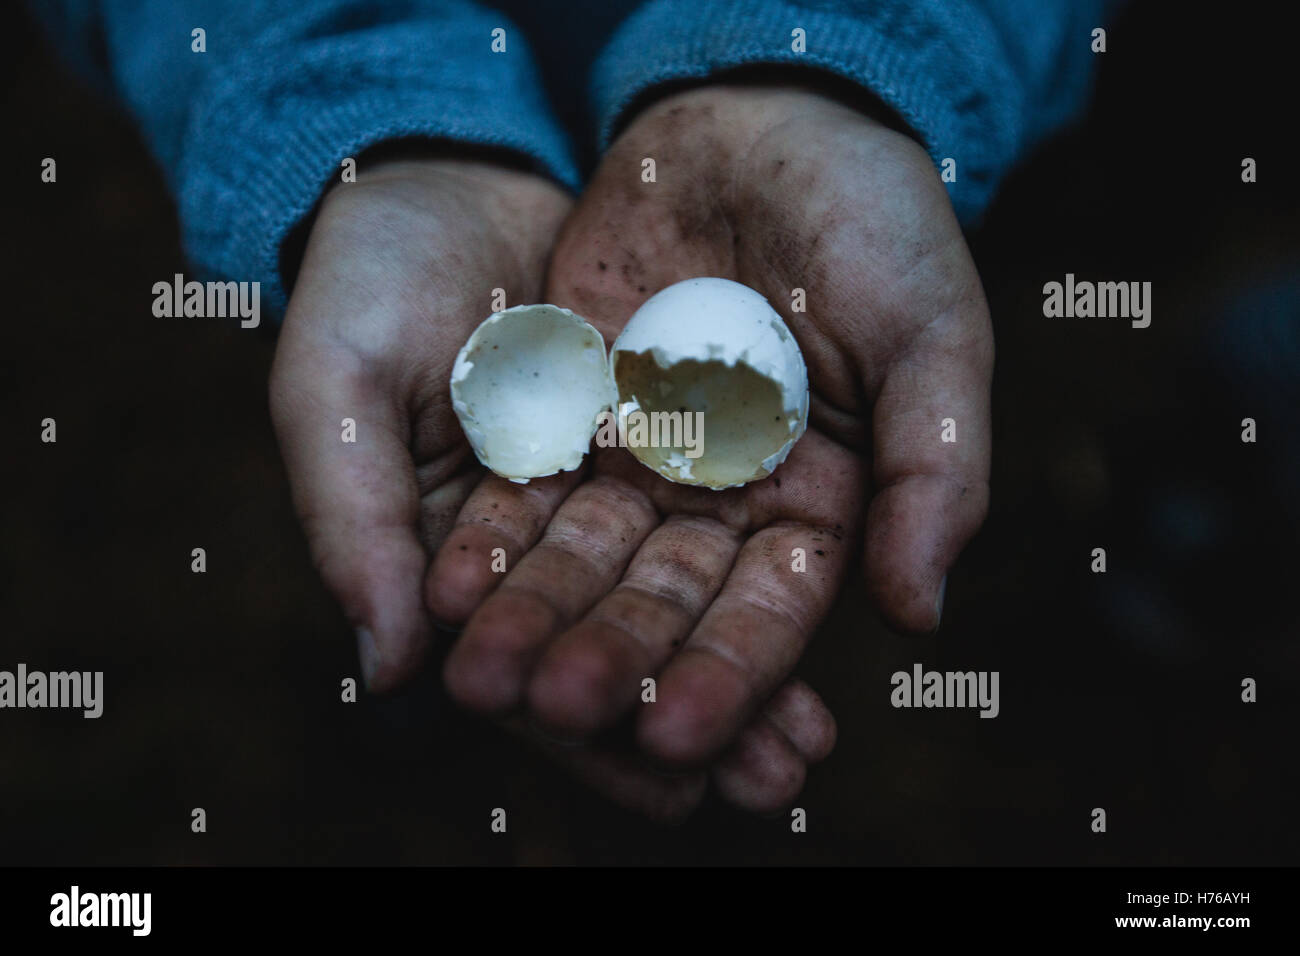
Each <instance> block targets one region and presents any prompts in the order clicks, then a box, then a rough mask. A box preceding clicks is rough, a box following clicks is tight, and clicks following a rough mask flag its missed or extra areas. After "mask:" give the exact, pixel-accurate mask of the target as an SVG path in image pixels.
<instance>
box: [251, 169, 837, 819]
mask: <svg viewBox="0 0 1300 956" xmlns="http://www.w3.org/2000/svg"><path fill="white" fill-rule="evenodd" d="M569 206H570V202H569V200H568V199H567V198H566V197H565V196H564V194H563V193H562V192H561V191H560V190H559V189H558V188H556V187H554V186H552V185H550V184H549V183H547V182H546V181H545V180H543V179H541V178H539V177H536V176H533V175H529V174H526V173H522V172H515V171H512V170H509V169H506V168H504V167H500V166H496V165H492V164H488V163H480V162H471V161H466V160H453V159H439V160H423V161H418V162H417V161H409V162H400V163H399V162H390V163H386V164H382V165H378V166H376V167H374V168H373V169H371V170H369V171H367V172H366V173H364V174H363V175H362V176H361V177H360V178H359V179H358V181H357V182H356V183H349V184H346V185H342V184H341V185H338V186H336V187H334V189H333V190H332V191H331V192H330V194H329V195H328V196H327V197H326V199H325V201H324V202H323V204H322V207H321V210H320V214H319V217H318V218H317V220H316V222H315V224H314V225H313V227H312V231H311V236H310V241H309V243H308V247H307V250H306V254H305V256H304V258H303V262H302V266H301V269H300V272H299V275H298V280H297V283H296V285H295V288H294V292H293V298H292V300H291V301H290V303H289V309H288V314H287V316H286V318H285V323H284V328H283V330H282V333H281V336H280V342H279V346H278V348H277V352H276V358H275V367H274V369H273V372H272V376H271V411H272V417H273V420H274V423H275V428H276V432H277V435H278V437H279V440H280V447H281V450H282V452H283V454H284V458H285V462H286V466H287V470H288V474H289V478H290V482H291V485H292V488H293V497H294V503H295V506H296V508H297V511H298V513H299V516H300V517H301V519H302V522H303V527H304V529H305V531H306V535H307V539H308V543H309V546H310V549H311V553H312V556H313V559H314V561H315V563H316V566H317V568H318V569H319V571H320V573H321V575H322V577H323V578H324V580H325V582H326V584H327V586H328V587H329V588H330V590H331V591H332V592H333V593H334V594H335V596H336V597H337V598H338V600H339V602H340V603H341V605H342V607H343V610H344V613H345V614H346V615H347V617H348V619H349V620H350V621H351V622H352V624H353V625H354V626H355V627H356V628H357V631H358V638H359V644H360V651H361V661H362V667H363V670H364V672H365V676H366V680H367V683H368V685H369V687H370V688H371V689H372V690H378V691H383V690H387V689H389V688H392V687H394V686H396V685H397V684H399V683H401V682H403V681H404V680H406V679H407V678H409V677H410V676H411V675H412V674H413V673H414V672H415V670H416V669H417V668H418V666H419V665H420V663H421V662H422V659H423V657H424V654H425V652H426V650H427V648H428V645H429V641H430V638H431V628H430V624H429V618H428V611H427V610H426V608H425V606H424V600H423V593H424V583H425V575H426V571H427V569H428V566H429V558H430V555H432V554H433V553H434V552H435V551H436V550H437V549H438V548H439V547H440V546H441V545H442V543H443V541H444V539H445V538H446V536H447V532H448V531H449V530H450V528H451V527H452V524H453V522H454V521H455V519H456V515H457V513H458V511H459V510H460V508H461V506H462V504H463V503H464V502H465V500H466V497H467V496H468V495H469V494H470V492H471V491H472V489H473V488H474V486H475V485H476V484H478V483H479V482H480V480H482V479H483V475H484V470H483V469H482V468H481V467H480V466H479V465H478V463H477V462H476V461H475V459H474V456H473V454H472V452H471V451H470V449H469V446H468V445H467V443H466V442H465V438H464V436H463V434H462V433H461V429H460V425H459V423H458V422H457V420H456V416H455V414H454V412H453V411H452V408H451V403H450V397H449V394H448V380H449V378H450V375H451V367H452V363H453V361H454V360H455V356H456V353H457V352H458V350H459V349H460V347H461V345H462V344H464V342H465V339H466V338H467V337H468V336H469V334H470V332H471V331H472V330H473V329H474V328H475V326H477V325H478V323H479V322H480V321H482V319H483V318H484V317H486V316H487V315H488V313H489V312H490V311H491V303H492V290H493V289H494V288H498V287H500V288H504V289H505V291H506V296H507V300H508V302H509V303H511V304H519V303H526V302H538V301H542V286H543V278H544V270H545V264H546V260H547V256H548V255H549V253H550V250H551V246H552V244H553V242H554V239H555V235H556V231H557V230H558V228H559V225H560V222H561V220H562V219H563V217H564V215H565V213H566V212H567V211H568V209H569ZM347 419H351V420H352V421H353V422H355V442H346V441H344V432H345V426H344V421H345V420H347ZM569 477H572V476H569ZM497 481H499V479H495V478H494V477H493V476H489V478H488V483H489V486H493V485H494V483H495V482H497ZM543 484H545V482H535V483H534V485H533V486H528V488H525V487H523V486H515V485H511V486H509V487H510V489H511V490H512V491H514V492H515V494H516V496H517V497H518V499H519V500H520V501H528V500H531V498H532V496H536V495H542V494H545V491H543V490H541V489H540V487H539V486H541V485H543ZM530 488H531V489H532V490H531V491H530V490H529V489H530ZM512 507H513V502H505V503H504V504H503V509H502V512H501V515H500V519H501V520H502V521H503V522H507V521H510V520H512V517H511V511H510V509H511V508H512ZM494 514H495V512H494ZM480 557H481V558H482V570H483V571H485V572H486V571H487V570H488V567H489V564H490V555H488V554H484V555H479V554H477V553H452V554H451V555H450V559H451V561H450V563H451V564H452V565H453V566H465V567H467V566H468V565H470V564H471V563H474V562H477V561H478V560H479V559H480ZM548 587H550V588H552V590H553V591H554V592H555V593H556V594H563V593H564V592H565V590H566V588H567V587H569V582H567V581H564V580H556V581H553V582H549V583H548ZM508 723H509V725H510V726H512V727H514V728H515V729H521V730H526V729H527V724H526V722H525V721H522V720H519V719H514V720H511V721H509V722H508ZM834 734H835V728H834V722H833V720H832V719H831V717H830V714H829V713H828V712H827V711H826V708H825V706H824V705H823V704H822V703H821V701H820V700H819V699H818V698H817V697H816V695H815V694H813V693H812V691H811V690H810V689H809V688H808V687H807V686H806V685H804V684H802V683H800V682H798V681H792V682H790V683H789V684H787V686H786V687H785V689H784V690H783V691H782V693H781V694H780V695H778V696H777V697H776V698H774V699H773V700H772V701H771V703H770V705H769V707H768V708H767V711H766V713H765V714H762V715H755V717H754V719H753V720H752V721H751V722H750V726H749V727H748V728H747V730H746V732H745V734H744V735H743V736H742V738H741V740H740V741H739V742H738V744H737V747H736V749H735V750H734V751H733V752H732V753H731V754H730V755H729V756H728V757H727V758H726V759H725V760H724V761H722V762H721V763H720V764H719V765H718V766H717V767H716V768H715V770H714V771H713V773H714V779H715V781H716V782H717V784H718V785H719V788H720V789H721V790H722V792H723V794H724V795H725V796H727V797H729V798H730V799H731V800H732V801H733V802H736V803H738V804H740V805H741V806H747V807H751V808H754V809H770V808H773V807H776V806H780V805H781V804H782V803H784V802H786V801H788V800H789V799H792V798H793V797H794V795H795V794H796V793H797V792H798V790H799V787H800V786H801V784H802V780H803V772H804V765H805V762H806V761H808V760H815V759H819V758H820V757H821V756H824V755H825V753H826V752H827V751H828V750H829V748H830V746H831V743H832V741H833V739H834ZM791 740H793V741H794V745H793V746H792V745H791V744H790V741H791ZM548 749H550V750H551V751H552V752H553V754H554V755H555V756H556V757H557V759H559V760H560V762H561V763H563V764H565V765H567V766H569V767H570V768H571V769H572V770H573V771H574V772H575V773H576V774H577V775H578V776H579V777H581V778H583V779H584V780H586V781H587V782H588V783H589V784H591V785H592V786H594V787H596V788H597V789H599V790H602V791H604V792H605V793H606V794H607V795H608V796H610V797H612V798H613V799H615V800H617V801H619V802H621V803H623V804H625V805H627V806H630V807H633V808H635V809H638V810H641V811H642V812H645V813H647V814H650V815H652V816H656V817H660V818H674V817H680V816H681V815H683V814H685V813H686V812H688V811H689V810H690V809H691V808H693V807H694V805H695V804H696V803H697V802H698V801H699V799H700V797H701V795H702V793H703V784H704V776H703V774H700V773H697V774H692V775H687V776H681V777H671V778H670V777H663V776H660V775H657V774H655V773H652V772H651V771H649V770H647V769H645V768H644V767H641V766H639V765H638V763H637V762H636V761H635V760H632V759H630V758H629V757H628V756H627V755H626V754H620V753H616V752H612V751H608V750H606V749H603V748H599V747H582V748H557V747H553V746H550V747H549V748H548Z"/></svg>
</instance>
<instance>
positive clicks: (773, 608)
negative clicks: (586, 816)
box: [637, 525, 849, 766]
mask: <svg viewBox="0 0 1300 956" xmlns="http://www.w3.org/2000/svg"><path fill="white" fill-rule="evenodd" d="M796 549H801V550H802V552H803V553H804V555H805V557H804V559H803V563H802V564H801V563H800V559H799V558H798V556H797V552H796ZM792 554H794V555H795V557H792ZM848 559H849V550H848V548H847V547H846V545H845V543H844V542H843V541H840V540H837V539H836V538H835V537H834V535H833V533H832V532H831V531H829V530H827V529H818V528H812V527H808V526H806V525H776V526H773V527H769V528H765V529H763V530H762V531H759V532H758V533H757V534H755V535H754V536H753V537H752V538H750V540H749V541H748V542H747V543H746V544H745V546H744V547H743V548H742V549H741V552H740V555H739V557H738V558H737V560H736V566H735V567H734V568H733V569H732V572H731V575H730V576H729V577H728V578H727V582H726V584H725V585H723V588H722V592H721V593H720V594H719V595H718V597H717V600H715V601H714V602H713V604H712V605H711V606H710V607H709V609H708V611H706V612H705V614H704V617H703V618H702V619H701V620H700V623H699V625H698V626H697V627H696V628H695V631H694V633H692V634H691V636H690V638H689V639H688V640H687V642H686V644H685V646H683V648H682V649H681V651H680V652H679V653H678V654H677V655H676V656H675V657H673V659H672V660H671V661H669V662H668V664H667V666H666V667H665V668H664V670H663V672H662V673H661V674H660V676H659V680H658V691H657V696H658V700H657V702H656V704H655V706H654V707H648V708H646V709H645V710H644V711H643V712H642V713H641V716H640V717H639V718H638V724H637V739H638V741H639V742H640V744H641V746H642V748H643V749H644V750H645V751H646V753H648V754H650V755H651V756H653V757H655V758H656V759H658V760H660V761H662V762H664V763H666V764H669V765H673V766H694V765H698V764H702V763H704V762H706V761H708V760H710V759H711V758H713V757H714V756H716V755H717V754H718V753H719V752H721V751H722V750H723V749H724V748H725V747H726V746H727V745H728V744H729V743H731V741H732V740H734V739H735V737H736V735H737V734H738V733H739V732H740V730H741V728H742V727H744V726H745V724H746V723H747V722H748V721H749V719H750V717H751V716H752V715H753V714H754V713H755V712H756V711H757V710H758V708H759V706H760V705H761V704H762V702H763V701H766V700H767V699H768V698H769V697H771V695H772V693H773V692H774V691H775V690H776V688H777V687H778V686H779V685H780V684H781V682H782V681H783V680H784V679H785V676H786V675H787V674H788V673H789V672H790V670H791V668H793V667H794V664H795V662H796V661H797V660H798V659H799V656H800V655H801V654H802V653H803V650H804V647H805V646H806V645H807V643H808V640H809V638H810V637H811V635H812V632H813V629H814V628H815V627H816V626H817V624H818V622H820V621H821V619H822V617H823V616H825V614H826V611H827V610H828V609H829V607H830V605H831V602H832V601H833V600H834V598H835V593H836V591H837V590H838V588H839V585H840V582H841V581H842V580H843V578H844V573H845V569H846V567H847V565H848ZM800 566H802V567H804V568H805V570H803V571H798V570H796V568H798V567H800Z"/></svg>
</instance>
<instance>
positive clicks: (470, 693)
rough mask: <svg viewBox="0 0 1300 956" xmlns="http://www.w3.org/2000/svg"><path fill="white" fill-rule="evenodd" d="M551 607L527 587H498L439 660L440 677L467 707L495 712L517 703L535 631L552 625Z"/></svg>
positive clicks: (529, 664)
mask: <svg viewBox="0 0 1300 956" xmlns="http://www.w3.org/2000/svg"><path fill="white" fill-rule="evenodd" d="M556 623H557V618H556V612H555V611H554V610H553V609H552V608H551V607H550V606H549V605H547V604H546V603H545V602H543V601H542V600H540V599H539V598H537V597H535V596H534V595H531V594H529V593H527V592H521V591H511V592H509V593H507V592H500V593H499V594H498V595H497V596H495V597H494V598H493V599H492V600H491V601H488V602H487V603H485V604H484V605H483V606H482V607H481V608H480V609H479V610H478V611H477V612H476V613H475V614H474V616H473V617H472V618H471V619H470V621H469V624H468V625H467V626H466V628H465V632H464V633H463V634H462V635H461V637H460V640H458V641H457V642H456V643H455V644H454V645H453V646H452V648H451V651H450V653H448V655H447V660H446V661H445V663H444V664H443V683H444V684H445V686H446V688H447V692H448V694H450V695H451V697H452V699H453V700H455V701H456V703H458V704H460V705H461V706H462V707H464V708H466V709H467V710H471V711H474V712H476V713H480V714H485V715H498V714H503V713H508V712H510V711H512V710H515V709H517V708H518V707H519V706H520V705H521V704H522V703H523V697H524V691H525V688H526V682H527V680H528V677H529V674H530V673H531V671H532V668H533V665H534V662H535V655H536V652H537V647H536V640H535V635H537V634H539V633H548V632H550V631H551V630H553V629H554V628H555V626H556Z"/></svg>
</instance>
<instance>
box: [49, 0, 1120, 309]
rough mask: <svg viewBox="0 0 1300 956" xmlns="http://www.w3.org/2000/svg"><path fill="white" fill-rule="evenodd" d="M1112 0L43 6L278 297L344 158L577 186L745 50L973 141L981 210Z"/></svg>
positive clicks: (176, 187) (960, 203)
mask: <svg viewBox="0 0 1300 956" xmlns="http://www.w3.org/2000/svg"><path fill="white" fill-rule="evenodd" d="M1111 5H1112V4H1110V3H1108V2H1107V0H801V2H782V0H648V2H642V3H638V2H636V0H605V2H600V3H593V4H591V5H590V6H588V4H587V3H584V2H581V0H569V2H564V0H506V2H503V3H500V4H498V5H497V8H495V9H493V8H489V7H487V6H485V5H480V4H476V3H471V2H468V0H388V2H386V0H255V2H249V3H238V2H221V0H100V2H94V0H55V2H51V0H47V2H45V3H43V4H41V5H40V7H39V8H38V10H37V12H38V13H39V14H40V15H41V17H42V19H43V20H44V21H45V22H46V24H47V26H48V28H49V30H50V33H51V36H52V38H53V39H54V40H55V42H56V44H57V45H58V46H60V47H61V48H62V49H63V50H64V51H65V52H66V53H67V55H68V57H69V59H70V60H71V61H72V62H73V63H74V64H76V65H77V66H78V67H79V69H80V70H81V72H82V73H83V74H84V75H86V76H89V77H91V78H93V79H94V80H96V81H98V82H99V83H101V84H102V85H104V86H105V87H107V88H108V89H109V90H110V91H111V92H112V93H113V94H114V95H115V96H116V97H117V98H119V99H120V100H121V101H122V102H123V103H124V104H125V105H126V107H127V108H128V109H129V110H130V112H131V113H132V114H133V115H134V116H135V118H136V120H137V122H138V123H139V125H140V127H141V129H142V130H143V133H144V136H145V138H146V140H147V141H148V144H149V146H150V148H151V149H152V151H153V153H154V154H155V156H156V157H157V158H158V161H159V163H160V164H161V167H162V169H163V171H164V174H165V175H166V177H167V179H168V181H169V183H170V185H171V187H172V189H173V191H174V192H175V194H176V196H177V198H178V202H179V205H180V215H181V225H182V235H183V237H184V241H185V245H186V249H187V252H188V254H189V256H190V258H191V259H192V260H193V262H194V264H195V266H196V267H197V268H198V269H199V270H200V271H201V272H204V273H208V274H213V275H221V276H225V277H229V278H234V279H239V280H257V281H260V282H261V283H262V290H263V296H264V300H265V301H266V302H267V303H268V304H269V305H270V307H271V309H272V310H273V311H274V312H276V313H277V314H279V313H280V312H282V311H283V307H284V304H285V294H286V293H285V289H284V285H283V282H282V280H281V276H280V255H279V253H280V247H281V245H282V244H283V242H284V240H285V238H286V236H287V235H288V233H289V232H290V230H291V229H292V228H293V227H294V226H295V225H296V224H297V223H299V222H300V221H302V219H303V218H304V217H305V216H307V215H308V214H309V213H310V212H311V210H312V208H313V207H314V206H315V204H316V202H317V200H318V198H319V197H320V195H321V193H322V192H323V190H324V189H325V187H326V185H327V184H328V183H330V182H332V181H334V180H335V179H336V178H337V177H338V175H339V172H340V163H341V161H342V160H343V159H344V158H345V157H348V156H356V155H357V154H358V153H360V152H361V151H362V150H364V149H365V148H367V147H369V146H372V145H375V144H378V143H381V142H383V141H385V140H390V139H394V138H399V137H408V136H422V137H436V138H440V139H450V140H455V141H460V142H465V143H473V144H479V145H494V146H499V147H505V148H507V149H510V150H513V151H515V152H518V153H520V154H523V155H524V156H526V157H529V158H530V159H531V160H532V161H533V163H535V165H536V168H537V169H538V170H539V171H541V172H543V173H545V174H547V175H549V176H552V177H554V178H555V179H556V180H558V181H559V182H561V183H563V184H565V185H566V186H568V187H569V188H571V189H575V190H576V189H578V188H579V187H580V186H581V182H582V177H583V174H584V172H585V171H586V169H587V168H588V167H589V165H590V162H589V161H587V162H583V163H579V162H578V161H577V159H576V157H578V156H583V157H584V158H587V157H591V156H594V155H595V154H596V153H597V151H598V150H599V149H600V148H603V147H604V146H605V145H607V144H608V139H609V137H610V136H611V134H612V133H613V132H614V131H615V130H617V129H618V128H619V124H620V120H621V119H625V117H624V113H625V112H626V111H627V110H628V108H629V106H630V105H631V104H633V103H634V102H644V101H645V98H646V97H645V94H646V93H647V91H652V90H653V88H655V87H657V86H659V85H661V84H664V83H667V82H671V81H675V80H681V79H686V78H700V77H706V76H709V75H711V74H713V73H716V72H718V71H722V70H726V69H728V68H732V67H737V66H744V65H753V64H764V63H780V64H787V65H796V66H805V67H808V68H809V69H815V70H820V71H826V72H830V73H833V74H836V75H838V76H841V77H844V78H847V79H849V80H852V81H854V82H856V83H859V84H861V85H862V86H864V87H867V88H868V89H870V90H871V91H872V92H873V93H874V94H875V95H876V96H878V97H879V98H880V99H882V100H884V101H885V102H886V103H887V104H889V105H890V106H891V107H892V108H893V109H894V110H895V111H896V112H897V113H898V114H899V116H901V117H902V118H903V119H904V120H905V121H906V122H907V123H908V124H909V125H910V126H911V129H912V132H913V133H914V135H916V136H917V137H918V138H919V139H920V140H922V141H923V142H924V144H925V145H926V147H927V148H928V149H929V150H930V153H931V155H932V156H933V157H934V158H935V159H936V161H940V160H941V159H942V158H943V157H953V158H954V159H956V161H957V164H958V170H959V174H958V176H957V179H956V181H955V182H954V183H951V184H950V185H949V187H948V188H949V190H950V195H951V196H952V200H953V204H954V206H955V208H956V210H957V213H958V216H959V217H960V218H961V220H962V221H963V223H965V224H967V225H969V224H971V223H973V222H974V221H975V220H976V219H977V218H978V216H979V215H980V213H981V211H982V210H983V208H984V207H985V206H986V204H987V203H988V201H989V199H990V197H991V196H992V194H993V191H994V189H995V187H996V185H997V183H998V181H999V179H1000V178H1001V177H1002V175H1003V174H1004V173H1005V172H1006V171H1007V169H1008V168H1009V167H1010V166H1011V165H1012V164H1013V163H1014V162H1015V160H1016V159H1017V157H1018V156H1020V155H1021V154H1022V153H1023V152H1024V150H1025V149H1026V148H1027V147H1028V146H1030V145H1031V144H1032V143H1034V142H1035V141H1036V140H1037V139H1039V138H1041V137H1042V136H1044V135H1045V134H1047V133H1049V132H1051V131H1052V130H1053V129H1054V128H1056V127H1058V126H1060V125H1061V124H1063V123H1064V122H1066V121H1068V120H1069V119H1070V118H1071V117H1072V116H1073V115H1074V114H1076V113H1077V112H1078V111H1079V110H1080V108H1081V107H1082V105H1083V104H1084V102H1085V101H1086V98H1087V95H1088V89H1089V86H1090V77H1091V73H1092V64H1093V63H1094V62H1095V61H1096V55H1095V54H1094V53H1092V51H1091V42H1092V38H1091V33H1092V30H1093V29H1094V28H1096V27H1098V26H1103V25H1104V23H1105V17H1106V14H1107V8H1108V7H1109V6H1111ZM499 11H500V12H499ZM498 28H499V29H500V30H503V31H504V34H502V33H495V35H494V31H497V30H498ZM198 29H201V30H202V31H203V35H202V40H203V43H202V45H203V46H204V48H205V49H204V52H197V51H196V47H198V46H199V45H200V44H199V42H198V40H197V38H196V34H195V33H194V31H195V30H198ZM797 30H801V31H803V32H802V40H801V41H799V40H797V39H796V37H797V36H798V35H797V34H796V32H795V31H797ZM494 39H495V44H494ZM502 40H504V52H496V51H494V49H493V46H494V45H495V46H497V47H498V48H499V47H500V46H501V45H502ZM800 45H802V47H803V49H802V51H800V50H797V49H796V47H799V46H800ZM650 95H653V93H650Z"/></svg>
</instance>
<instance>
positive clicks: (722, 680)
mask: <svg viewBox="0 0 1300 956" xmlns="http://www.w3.org/2000/svg"><path fill="white" fill-rule="evenodd" d="M751 699H752V696H751V693H750V690H749V688H748V686H747V685H746V683H745V681H744V679H743V676H742V675H740V674H739V673H738V672H737V671H736V669H735V668H734V667H733V666H732V665H730V664H729V663H727V662H726V661H724V660H722V659H721V658H719V657H717V656H715V655H713V654H711V653H708V652H703V651H692V649H691V648H689V647H688V648H686V649H685V650H683V651H682V652H681V653H680V654H678V656H677V658H676V660H674V662H673V664H672V665H670V669H669V670H668V671H666V672H665V673H664V675H663V676H662V677H661V678H660V680H659V683H658V689H657V699H656V702H655V703H654V704H653V705H650V706H647V707H646V708H645V710H644V711H643V712H642V714H641V716H640V718H639V719H638V720H637V728H636V733H637V741H638V744H639V745H640V747H641V749H642V750H643V751H644V752H645V753H646V754H647V756H649V757H650V758H651V759H653V760H655V761H657V762H658V763H660V764H661V765H663V766H665V767H670V768H691V767H699V766H702V765H704V764H707V763H708V762H709V761H710V760H712V759H713V758H714V757H716V756H717V754H718V753H719V752H720V751H721V750H722V749H723V748H725V747H726V746H727V744H729V743H730V742H731V740H732V737H733V736H734V734H735V733H736V732H737V731H738V730H739V727H740V726H742V725H743V721H744V720H745V719H746V718H747V717H748V713H747V710H748V703H749V701H750V700H751Z"/></svg>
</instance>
